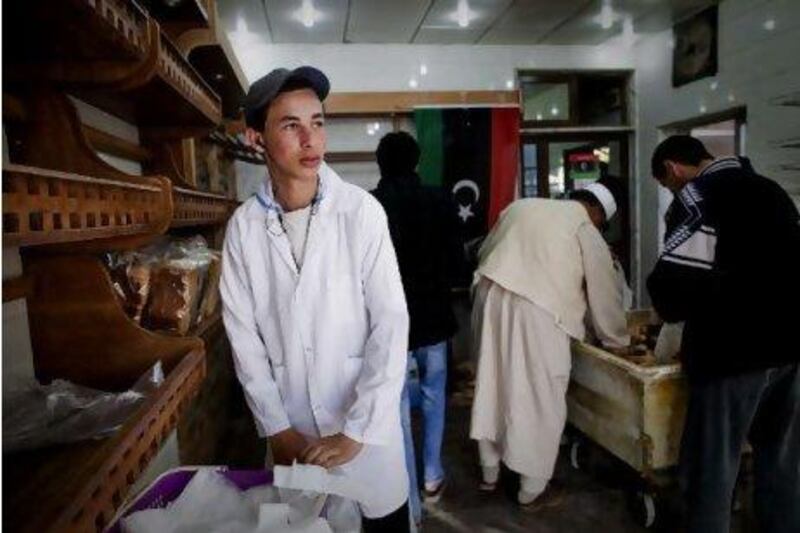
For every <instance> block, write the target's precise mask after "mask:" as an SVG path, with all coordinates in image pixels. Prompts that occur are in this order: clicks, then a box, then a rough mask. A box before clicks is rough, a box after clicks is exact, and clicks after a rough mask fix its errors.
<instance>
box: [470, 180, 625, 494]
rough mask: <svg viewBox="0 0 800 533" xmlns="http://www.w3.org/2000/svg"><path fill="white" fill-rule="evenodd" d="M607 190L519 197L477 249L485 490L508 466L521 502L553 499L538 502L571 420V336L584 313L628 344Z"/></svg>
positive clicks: (598, 186)
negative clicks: (609, 236) (609, 235)
mask: <svg viewBox="0 0 800 533" xmlns="http://www.w3.org/2000/svg"><path fill="white" fill-rule="evenodd" d="M606 183H608V182H606ZM612 185H613V184H612ZM611 189H612V187H610V186H609V185H604V184H603V183H601V182H595V183H593V184H591V185H590V186H589V187H588V188H587V189H584V190H582V191H580V192H577V193H574V194H573V199H574V200H576V201H567V200H549V199H538V198H532V199H523V200H517V201H516V202H514V203H512V204H511V205H510V206H509V207H508V208H507V209H506V210H505V211H504V212H503V214H502V215H501V217H500V219H499V220H498V222H497V225H496V226H495V227H494V228H493V229H492V232H491V233H490V234H489V236H488V237H487V239H486V241H485V243H484V244H483V246H482V248H481V251H480V256H479V260H480V262H479V266H478V269H477V272H476V282H475V286H474V302H473V311H472V328H473V343H474V346H475V347H476V350H477V356H478V369H477V380H476V390H475V401H474V404H473V407H472V426H471V430H470V437H471V438H472V439H475V440H478V448H479V451H480V461H481V467H482V474H483V483H482V485H481V488H483V489H484V490H491V489H493V488H494V487H495V485H496V483H497V480H498V475H499V471H500V468H499V467H500V462H501V461H502V462H503V463H504V464H505V465H506V466H507V467H508V468H510V469H511V470H513V471H514V472H517V473H519V474H520V475H521V484H520V491H519V494H518V500H519V503H520V504H522V505H526V506H540V505H545V504H547V503H548V501H549V502H551V503H552V502H554V500H555V499H554V498H548V497H542V498H539V496H540V495H542V494H543V493H544V492H545V489H546V488H547V487H548V482H549V481H550V478H551V477H552V475H553V469H554V466H555V462H556V457H557V455H558V447H559V442H560V439H561V433H562V431H563V429H564V424H565V422H566V416H567V405H566V398H565V395H566V392H567V385H568V383H569V375H570V367H571V354H570V339H571V338H573V339H583V338H584V334H585V329H584V319H585V318H586V316H587V312H588V318H589V322H590V324H591V325H592V327H593V329H594V333H595V335H596V337H597V338H598V339H599V340H600V342H601V343H602V344H603V345H604V346H606V347H609V348H621V347H624V346H627V345H628V344H629V343H630V339H629V336H628V333H627V327H626V321H625V312H624V310H623V302H622V294H621V291H620V288H619V283H618V281H617V276H616V274H615V271H614V266H613V261H612V258H611V254H610V252H609V249H608V245H607V244H606V242H605V241H604V240H603V237H602V235H601V234H600V232H599V230H598V228H600V227H602V226H603V225H604V224H605V223H606V222H607V221H608V220H609V219H610V218H611V217H612V216H613V215H614V213H615V212H616V201H615V199H614V196H613V194H612V193H611ZM548 493H550V494H553V491H548Z"/></svg>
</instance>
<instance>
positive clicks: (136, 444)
mask: <svg viewBox="0 0 800 533" xmlns="http://www.w3.org/2000/svg"><path fill="white" fill-rule="evenodd" d="M24 263H25V270H26V272H27V273H28V275H30V276H32V277H34V278H35V279H36V284H35V286H34V289H33V295H32V297H30V298H29V299H28V309H29V313H30V324H31V342H32V346H33V351H34V362H35V368H36V376H37V378H38V379H39V380H41V381H44V382H47V381H49V380H51V379H56V378H60V379H67V380H70V381H72V382H74V383H79V384H81V385H85V386H88V387H94V388H98V389H102V390H109V391H121V390H125V389H127V388H128V387H130V386H131V385H132V384H133V382H134V381H135V380H136V379H137V378H138V377H139V376H140V375H141V374H143V373H144V372H145V371H146V370H147V369H149V368H150V367H151V366H152V365H153V364H155V362H156V361H161V363H162V365H163V368H164V371H165V374H166V379H165V381H164V383H163V384H162V385H161V386H160V387H159V388H158V389H157V391H156V392H154V393H153V394H152V395H151V396H150V397H149V398H148V399H147V401H146V402H145V403H144V404H143V405H142V406H141V407H140V408H139V409H138V410H137V411H136V413H135V414H134V415H133V416H132V417H131V418H130V419H129V420H128V421H127V423H126V424H125V425H124V426H123V428H121V429H120V430H119V431H118V432H117V433H115V434H114V435H113V436H112V437H109V438H107V439H105V440H102V441H90V442H82V443H77V444H74V445H65V446H57V447H51V448H47V449H43V450H34V451H26V452H18V453H14V454H10V455H6V456H5V457H4V459H5V461H4V462H5V465H4V466H5V469H6V471H5V472H4V479H3V481H4V483H5V486H6V490H7V491H8V492H7V494H8V495H9V496H8V498H7V499H6V500H5V501H4V504H5V505H4V507H5V509H4V512H5V513H7V514H6V516H4V520H7V521H8V522H7V523H14V524H16V526H15V527H19V530H20V531H37V532H39V531H81V532H82V531H102V530H103V528H104V527H105V526H106V525H107V523H108V521H109V520H110V519H111V518H112V517H113V516H114V512H115V510H116V509H117V508H118V507H119V506H120V505H122V503H123V502H124V498H125V496H126V493H127V491H128V489H129V488H130V486H131V485H132V484H133V483H134V482H135V480H136V478H137V477H138V476H139V474H141V472H142V471H143V470H144V469H145V468H146V467H147V465H148V463H149V462H150V460H151V459H152V458H153V457H154V456H155V455H156V453H157V452H158V450H159V448H160V446H161V444H162V442H163V441H164V440H165V439H166V438H167V437H168V436H169V434H170V433H171V432H172V430H173V429H174V428H175V427H176V425H177V422H178V418H179V416H180V414H181V413H182V412H183V410H184V409H185V408H186V407H187V405H188V402H189V400H190V399H191V398H192V397H193V396H194V394H195V393H196V392H197V390H198V389H199V387H200V384H201V382H202V380H203V378H204V376H205V359H204V347H203V342H202V341H201V340H200V339H199V338H194V337H188V338H187V337H173V336H168V335H160V334H157V333H153V332H150V331H147V330H144V329H142V328H141V327H139V326H138V325H137V324H136V323H135V322H133V321H132V320H131V319H130V318H128V316H127V315H126V314H125V313H124V311H123V310H122V308H121V307H120V306H119V303H118V302H117V299H116V296H115V294H114V292H113V289H112V285H111V280H110V278H109V275H108V273H107V271H106V270H105V268H104V267H103V265H102V264H101V262H100V260H99V259H97V258H96V257H92V256H81V255H72V256H60V257H56V256H46V255H40V254H34V253H28V252H26V253H25V256H24Z"/></svg>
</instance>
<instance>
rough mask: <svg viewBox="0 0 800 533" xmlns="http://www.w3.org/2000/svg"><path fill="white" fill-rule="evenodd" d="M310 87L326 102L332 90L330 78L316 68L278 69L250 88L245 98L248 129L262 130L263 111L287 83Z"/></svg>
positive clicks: (245, 117)
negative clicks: (260, 122)
mask: <svg viewBox="0 0 800 533" xmlns="http://www.w3.org/2000/svg"><path fill="white" fill-rule="evenodd" d="M290 82H292V83H300V84H301V85H308V87H309V88H310V89H311V90H313V91H314V92H315V93H316V94H317V96H318V97H319V99H320V100H325V97H326V96H328V92H330V90H331V84H330V82H329V81H328V77H327V76H325V74H323V73H322V71H321V70H318V69H315V68H314V67H298V68H296V69H294V70H289V69H285V68H276V69H275V70H273V71H272V72H270V73H269V74H267V75H266V76H264V77H263V78H261V79H259V80H258V81H256V82H255V83H253V84H252V85H251V86H250V90H249V91H247V95H246V96H245V97H244V119H245V122H246V124H247V126H248V127H250V128H256V129H260V128H261V127H262V126H263V124H259V121H260V120H262V118H263V116H262V113H261V111H262V110H263V109H264V108H265V107H266V106H268V105H269V104H270V102H272V101H273V100H274V99H275V97H276V96H278V94H279V93H280V92H281V89H282V88H283V87H284V86H285V85H286V84H287V83H290Z"/></svg>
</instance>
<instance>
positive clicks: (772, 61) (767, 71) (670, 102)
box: [634, 0, 800, 301]
mask: <svg viewBox="0 0 800 533" xmlns="http://www.w3.org/2000/svg"><path fill="white" fill-rule="evenodd" d="M768 20H773V21H774V24H775V25H774V29H773V30H771V31H770V30H768V29H766V28H765V23H767V21H768ZM799 30H800V2H798V1H796V0H724V1H722V2H721V3H720V5H719V41H718V43H719V54H718V56H719V61H718V64H719V69H718V74H717V76H715V77H713V78H704V79H703V80H698V81H695V82H692V83H690V84H687V85H684V86H682V87H679V88H672V81H671V72H672V70H671V69H672V31H671V30H669V31H665V32H662V33H658V34H654V35H647V36H640V37H639V39H638V41H637V42H636V46H635V47H634V49H635V54H636V58H635V59H636V74H635V80H636V102H637V119H638V120H637V125H636V128H637V135H636V137H637V147H636V161H637V169H638V172H637V175H638V189H637V193H638V197H639V202H638V209H639V222H640V223H639V224H638V227H639V230H640V234H639V242H640V249H641V262H640V268H639V270H638V278H639V283H637V285H638V287H640V288H641V287H642V286H643V285H642V283H641V281H643V280H644V279H645V278H646V276H647V274H648V273H649V272H650V270H651V269H652V266H653V264H654V263H655V260H656V258H657V254H658V249H659V242H660V237H659V221H660V220H661V217H662V216H663V212H664V210H665V209H666V207H667V205H668V203H669V201H671V198H670V195H669V193H666V192H664V191H663V189H662V190H661V191H662V192H659V187H658V186H657V184H656V182H655V180H653V179H652V178H651V176H650V156H651V154H652V152H653V150H654V149H655V147H656V145H657V144H658V142H659V140H660V138H659V127H661V126H663V125H665V124H668V123H671V122H675V121H680V120H685V119H689V118H694V117H698V116H702V115H703V114H705V113H714V112H718V111H723V110H725V109H729V108H731V107H735V106H742V105H744V106H746V107H747V139H746V154H745V155H747V156H748V157H750V158H751V159H752V162H753V165H754V166H755V168H756V170H757V171H759V172H761V173H762V174H764V175H766V176H768V177H770V178H772V179H774V180H776V181H778V182H779V183H780V184H781V185H782V186H783V187H784V188H786V189H787V191H788V192H789V193H790V194H792V195H793V197H794V198H795V199H796V201H797V202H798V205H800V172H798V171H797V170H786V169H784V168H783V167H784V166H785V165H793V166H794V167H795V168H798V167H800V150H798V149H796V148H795V149H790V148H779V147H778V141H780V140H783V139H788V138H792V137H794V138H795V139H797V137H798V136H799V135H800V108H797V107H785V106H777V105H775V104H773V103H771V101H772V100H773V99H774V98H775V97H777V96H781V95H786V94H789V93H792V92H797V91H800V53H798V50H800V40H798V37H797V32H798V31H799ZM712 82H715V83H712ZM645 292H646V291H645ZM641 296H644V297H645V301H649V299H647V296H646V295H644V294H642V295H641Z"/></svg>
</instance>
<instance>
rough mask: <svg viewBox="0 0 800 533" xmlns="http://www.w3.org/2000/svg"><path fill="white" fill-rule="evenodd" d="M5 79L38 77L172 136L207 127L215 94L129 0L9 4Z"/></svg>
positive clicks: (215, 117) (215, 109)
mask: <svg viewBox="0 0 800 533" xmlns="http://www.w3.org/2000/svg"><path fill="white" fill-rule="evenodd" d="M12 4H13V6H11V8H10V10H9V13H8V14H5V13H4V15H6V16H7V17H8V19H7V20H14V21H18V22H19V24H13V25H8V26H9V33H10V35H9V39H7V41H6V42H8V43H9V46H8V48H7V55H6V57H7V58H10V60H11V61H13V64H12V63H10V62H9V64H8V65H7V66H6V70H5V72H7V76H8V77H7V79H8V80H9V81H11V82H12V83H15V82H16V83H30V82H31V81H44V82H52V83H56V84H58V85H60V86H62V87H64V88H67V89H69V90H70V91H71V92H74V93H75V94H76V95H78V96H80V98H81V99H83V100H85V101H87V102H89V103H91V104H93V105H95V106H97V107H99V108H101V109H103V110H105V111H108V112H110V113H112V114H114V115H117V116H119V117H121V118H124V119H126V120H128V121H130V122H133V123H136V124H137V125H140V126H147V127H152V128H161V129H163V130H164V131H165V132H169V133H170V134H171V135H173V136H175V137H181V136H187V135H186V134H187V133H196V132H199V131H202V130H204V129H205V130H208V129H210V128H211V127H213V126H214V125H215V124H217V123H218V122H219V121H220V119H221V112H220V99H219V97H218V96H217V95H216V94H215V93H214V91H213V90H212V89H211V88H210V87H209V86H208V85H207V84H206V82H205V81H204V80H203V79H202V78H201V77H200V75H199V74H198V73H197V72H196V71H195V70H194V68H192V66H191V65H190V64H189V62H188V61H187V60H186V59H185V58H184V57H183V55H182V54H181V52H180V51H179V50H178V48H177V47H176V46H175V45H174V44H173V43H172V42H171V40H170V39H169V37H167V35H166V34H165V33H164V32H163V31H162V30H161V28H160V26H159V24H158V23H157V22H156V21H155V20H154V19H153V18H151V17H150V16H149V15H148V14H147V13H146V12H145V11H144V10H142V9H141V8H140V7H138V5H137V4H136V3H135V2H134V1H133V0H60V1H59V2H41V1H39V2H13V3H12Z"/></svg>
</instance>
